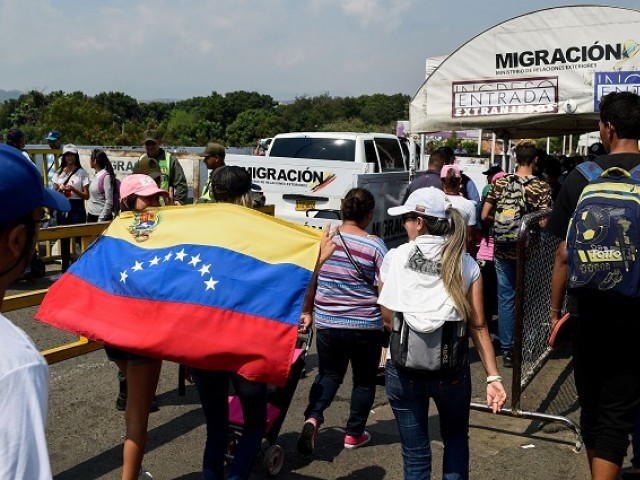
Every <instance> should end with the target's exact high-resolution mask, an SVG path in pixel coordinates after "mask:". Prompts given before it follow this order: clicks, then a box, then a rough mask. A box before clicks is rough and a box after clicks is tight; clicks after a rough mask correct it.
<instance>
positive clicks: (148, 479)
mask: <svg viewBox="0 0 640 480" xmlns="http://www.w3.org/2000/svg"><path fill="white" fill-rule="evenodd" d="M138 479H139V480H153V475H151V472H149V470H145V468H144V467H140V474H139V475H138Z"/></svg>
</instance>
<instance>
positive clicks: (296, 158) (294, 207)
mask: <svg viewBox="0 0 640 480" xmlns="http://www.w3.org/2000/svg"><path fill="white" fill-rule="evenodd" d="M225 163H227V164H228V165H238V166H241V167H243V168H245V169H246V170H248V171H249V172H250V173H251V177H252V178H253V182H254V183H256V184H258V185H259V186H260V187H261V188H262V191H263V193H264V195H265V197H266V201H267V203H268V204H273V205H274V206H275V215H276V217H279V218H283V219H285V220H289V221H293V222H296V223H302V224H305V225H309V226H313V227H322V226H324V225H325V224H326V223H327V222H330V223H332V224H333V225H334V226H335V225H337V224H339V223H340V215H339V212H340V205H341V203H342V199H343V198H344V196H345V195H346V193H347V192H348V191H349V190H350V189H352V188H354V187H362V188H366V189H367V190H369V191H371V193H373V195H374V196H375V198H376V208H375V210H374V218H373V221H372V222H371V224H370V225H369V228H368V230H369V232H370V233H373V234H375V235H378V236H380V237H381V238H382V239H383V240H385V242H387V245H388V246H394V245H397V244H399V243H402V242H403V241H406V234H405V232H404V229H403V228H402V221H401V219H400V218H399V217H395V218H392V217H389V216H388V215H387V208H389V207H394V206H396V205H398V204H399V203H400V202H401V200H402V198H403V196H404V192H405V190H406V188H407V185H408V184H409V172H408V170H407V168H406V160H405V158H404V157H403V155H402V150H401V147H400V142H399V140H398V137H396V136H395V135H389V134H380V133H342V132H340V133H315V132H314V133H287V134H280V135H276V136H275V137H274V139H273V141H272V142H271V146H270V147H269V150H268V153H267V155H266V156H249V155H227V156H226V159H225Z"/></svg>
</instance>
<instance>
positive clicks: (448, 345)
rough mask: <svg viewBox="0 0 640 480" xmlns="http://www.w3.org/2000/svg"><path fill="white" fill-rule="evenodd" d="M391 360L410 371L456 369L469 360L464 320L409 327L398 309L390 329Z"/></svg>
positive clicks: (450, 370)
mask: <svg viewBox="0 0 640 480" xmlns="http://www.w3.org/2000/svg"><path fill="white" fill-rule="evenodd" d="M389 348H390V349H391V361H392V362H393V364H394V365H395V366H396V367H397V368H399V369H402V370H408V371H411V372H416V373H417V372H420V373H428V372H439V373H447V372H456V371H459V370H460V369H461V368H462V367H463V366H465V365H466V364H467V362H468V357H469V340H468V337H467V323H466V322H464V321H458V322H444V324H443V325H442V326H441V327H439V328H437V329H436V330H434V331H432V332H419V331H417V330H414V329H413V328H411V326H410V325H409V324H408V323H407V322H406V321H405V320H404V315H403V314H402V313H401V312H396V313H394V315H393V325H392V329H391V340H390V344H389Z"/></svg>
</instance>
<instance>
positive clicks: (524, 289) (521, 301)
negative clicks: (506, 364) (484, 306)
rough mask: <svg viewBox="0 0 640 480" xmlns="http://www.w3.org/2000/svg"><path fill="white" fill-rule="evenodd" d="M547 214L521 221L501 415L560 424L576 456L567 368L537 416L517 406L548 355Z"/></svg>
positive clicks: (550, 247) (553, 246) (550, 256)
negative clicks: (507, 389) (508, 375)
mask: <svg viewBox="0 0 640 480" xmlns="http://www.w3.org/2000/svg"><path fill="white" fill-rule="evenodd" d="M550 213H551V211H550V210H545V211H540V212H534V213H531V214H529V215H526V216H525V217H524V220H523V223H522V227H521V230H520V233H519V235H518V246H517V252H518V258H517V268H516V271H517V273H516V276H517V279H516V325H515V344H514V350H513V360H514V364H513V382H512V388H511V396H510V401H511V408H508V409H504V410H503V412H502V413H503V414H504V415H511V416H516V417H522V418H531V419H537V420H540V421H542V422H560V423H563V424H564V425H566V426H567V427H569V428H570V429H571V430H573V431H574V433H575V436H576V444H575V446H576V450H579V449H580V448H581V447H582V439H581V435H580V428H579V427H578V425H577V424H576V423H575V422H574V421H573V420H571V419H570V418H569V417H568V416H567V414H568V413H569V412H571V411H575V409H576V408H577V392H576V389H575V383H574V381H573V369H572V367H571V363H569V364H568V365H567V367H566V368H565V369H564V371H563V372H562V373H561V374H560V375H559V376H558V378H557V380H556V382H555V383H554V385H553V386H552V387H551V389H550V390H549V394H548V396H547V397H546V398H545V399H544V400H543V402H542V404H541V405H540V406H538V410H537V411H529V410H524V409H522V405H521V400H522V397H523V392H524V390H525V389H526V388H527V387H528V386H530V385H531V383H532V381H533V380H534V378H535V377H536V375H537V374H538V373H539V372H540V370H541V369H542V368H544V366H545V364H546V362H547V360H548V359H549V357H550V355H551V354H552V352H553V351H552V349H551V347H549V345H548V343H547V340H548V339H549V334H550V325H549V312H550V307H551V277H552V274H553V264H554V261H555V255H556V250H557V249H558V245H559V244H560V240H559V239H558V238H556V237H554V236H552V235H550V234H549V232H548V231H547V230H546V229H545V228H544V227H545V225H546V221H547V219H548V217H549V215H550ZM471 406H472V408H474V409H476V410H482V411H488V409H487V407H486V406H485V405H482V404H472V405H471Z"/></svg>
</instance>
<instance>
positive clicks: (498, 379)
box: [487, 375, 502, 383]
mask: <svg viewBox="0 0 640 480" xmlns="http://www.w3.org/2000/svg"><path fill="white" fill-rule="evenodd" d="M493 382H500V383H502V377H501V376H500V375H489V376H488V377H487V383H493Z"/></svg>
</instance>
